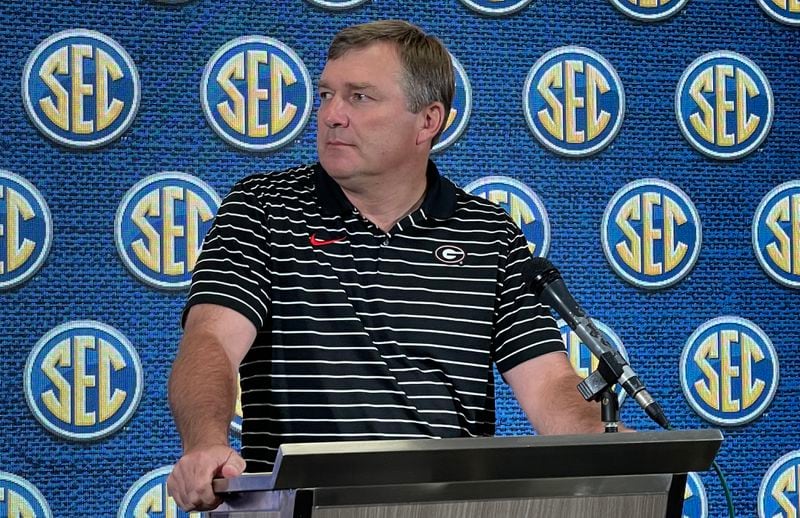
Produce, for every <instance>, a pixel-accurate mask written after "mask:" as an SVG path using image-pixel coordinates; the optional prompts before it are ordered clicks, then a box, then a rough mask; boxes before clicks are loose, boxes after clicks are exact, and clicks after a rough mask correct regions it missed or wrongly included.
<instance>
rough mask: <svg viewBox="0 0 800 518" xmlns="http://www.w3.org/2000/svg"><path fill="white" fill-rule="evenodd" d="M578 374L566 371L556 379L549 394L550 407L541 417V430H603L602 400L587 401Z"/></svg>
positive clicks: (566, 431)
mask: <svg viewBox="0 0 800 518" xmlns="http://www.w3.org/2000/svg"><path fill="white" fill-rule="evenodd" d="M580 382H581V379H580V378H579V377H578V376H577V375H564V376H561V377H559V378H557V379H555V380H553V385H554V386H553V387H552V391H550V395H549V397H547V399H546V400H547V411H546V412H544V413H542V415H541V416H540V417H539V419H538V421H539V427H538V428H537V431H538V432H539V433H542V434H577V433H591V432H602V431H603V422H602V420H601V416H600V404H599V403H594V402H587V401H585V400H584V399H583V398H582V397H581V395H580V392H578V388H577V386H578V384H579V383H580Z"/></svg>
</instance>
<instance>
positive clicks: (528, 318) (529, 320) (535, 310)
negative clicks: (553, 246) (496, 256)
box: [492, 219, 566, 374]
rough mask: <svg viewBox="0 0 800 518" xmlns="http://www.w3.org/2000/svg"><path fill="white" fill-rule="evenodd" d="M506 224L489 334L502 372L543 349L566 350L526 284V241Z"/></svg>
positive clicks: (546, 309)
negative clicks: (504, 251)
mask: <svg viewBox="0 0 800 518" xmlns="http://www.w3.org/2000/svg"><path fill="white" fill-rule="evenodd" d="M507 225H508V227H507V233H508V236H509V245H508V251H507V255H506V258H505V261H504V262H503V263H502V264H501V265H500V270H499V277H498V294H497V302H496V309H495V314H494V326H493V329H494V335H493V337H492V338H493V340H492V344H493V345H492V355H493V358H494V361H495V364H496V365H497V370H498V371H500V373H501V374H502V373H503V372H506V371H508V370H510V369H511V368H513V367H515V366H517V365H519V364H521V363H523V362H525V361H527V360H530V359H532V358H535V357H537V356H540V355H542V354H545V353H550V352H553V351H562V352H565V353H566V348H565V346H564V342H563V340H562V338H561V332H560V331H559V330H558V328H557V327H556V322H555V319H554V318H553V316H552V315H551V313H550V307H549V306H547V305H544V304H542V303H541V301H540V300H539V298H538V297H537V296H536V295H534V294H533V293H532V292H531V290H530V288H529V286H528V283H529V281H530V279H529V278H528V277H529V276H528V275H526V272H528V271H530V270H529V268H530V261H531V254H530V250H529V249H528V242H527V240H526V239H525V236H523V235H522V232H520V230H519V228H518V227H517V226H516V225H515V224H514V223H513V222H512V221H511V220H510V219H509V220H508V223H507Z"/></svg>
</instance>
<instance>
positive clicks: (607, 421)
mask: <svg viewBox="0 0 800 518" xmlns="http://www.w3.org/2000/svg"><path fill="white" fill-rule="evenodd" d="M598 359H599V360H600V362H599V364H598V366H597V370H596V371H594V372H592V373H591V374H590V375H589V376H588V377H587V378H586V379H584V380H583V381H582V382H581V383H580V384H579V385H578V391H579V392H580V393H581V396H583V399H585V400H586V401H599V402H600V419H601V420H602V421H603V426H604V427H605V433H614V432H617V431H618V430H619V400H618V399H617V395H616V394H615V393H614V390H613V389H612V387H613V386H614V385H615V384H616V383H617V382H619V378H620V376H622V370H623V367H624V365H625V363H624V361H625V360H624V359H623V358H622V356H621V355H620V354H619V352H617V351H609V352H605V353H603V354H602V355H600V358H598Z"/></svg>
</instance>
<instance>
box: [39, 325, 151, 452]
mask: <svg viewBox="0 0 800 518" xmlns="http://www.w3.org/2000/svg"><path fill="white" fill-rule="evenodd" d="M143 384H144V380H143V377H142V364H141V362H140V361H139V355H138V353H137V352H136V349H134V348H133V346H132V345H131V343H130V342H129V341H128V339H127V338H125V337H124V336H123V335H122V333H120V332H119V331H117V330H116V329H114V328H113V327H110V326H107V325H105V324H102V323H100V322H95V321H92V320H79V321H74V322H69V323H67V324H63V325H60V326H57V327H55V328H54V329H52V330H51V331H50V332H49V333H47V334H46V335H44V336H43V337H42V339H41V340H39V342H37V344H36V346H35V347H34V348H33V351H31V353H30V355H29V356H28V361H27V362H26V364H25V377H24V386H25V398H26V399H27V401H28V406H29V407H30V409H31V411H32V412H33V414H34V415H35V416H36V419H38V420H39V422H40V423H41V424H42V426H44V427H45V428H47V429H48V430H49V431H51V432H52V433H54V434H56V435H58V436H59V437H63V438H65V439H73V440H76V441H91V440H95V439H100V438H102V437H106V436H108V435H110V434H112V433H114V432H116V431H117V430H119V429H120V428H121V427H122V426H123V425H124V424H125V423H126V422H127V421H128V419H130V418H131V416H132V415H133V413H134V411H135V410H136V407H137V406H138V405H139V400H140V399H141V397H142V388H143Z"/></svg>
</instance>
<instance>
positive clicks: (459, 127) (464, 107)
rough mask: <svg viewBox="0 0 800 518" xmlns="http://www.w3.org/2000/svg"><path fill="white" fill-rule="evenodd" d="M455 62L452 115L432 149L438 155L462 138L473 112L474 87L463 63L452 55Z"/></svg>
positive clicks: (451, 57)
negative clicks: (454, 89)
mask: <svg viewBox="0 0 800 518" xmlns="http://www.w3.org/2000/svg"><path fill="white" fill-rule="evenodd" d="M450 59H451V60H452V61H453V73H454V75H455V79H456V91H455V95H454V96H453V105H452V106H451V107H450V114H449V115H448V116H447V121H446V122H445V126H444V128H445V129H444V131H443V132H442V135H441V137H440V138H439V142H437V143H436V145H434V146H433V149H431V152H432V153H437V152H439V151H441V150H443V149H445V148H446V147H449V146H450V145H451V144H452V143H453V142H455V141H456V140H458V139H459V137H461V134H462V133H464V130H465V129H466V128H467V122H469V115H470V113H471V112H472V86H471V85H470V84H469V78H468V77H467V72H466V71H465V70H464V67H463V66H462V65H461V63H460V62H459V61H458V60H457V59H456V58H455V56H453V55H452V54H450Z"/></svg>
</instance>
